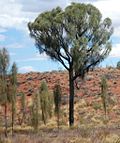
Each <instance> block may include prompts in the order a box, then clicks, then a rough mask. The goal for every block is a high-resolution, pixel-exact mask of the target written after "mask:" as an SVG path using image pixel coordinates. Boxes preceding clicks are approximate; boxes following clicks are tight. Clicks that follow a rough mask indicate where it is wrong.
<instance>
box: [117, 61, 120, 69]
mask: <svg viewBox="0 0 120 143" xmlns="http://www.w3.org/2000/svg"><path fill="white" fill-rule="evenodd" d="M117 69H120V61H118V62H117Z"/></svg>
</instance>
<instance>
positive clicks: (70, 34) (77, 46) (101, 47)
mask: <svg viewBox="0 0 120 143" xmlns="http://www.w3.org/2000/svg"><path fill="white" fill-rule="evenodd" d="M28 27H29V30H30V35H31V37H33V38H34V39H35V44H36V46H37V48H38V49H39V52H40V54H41V53H43V52H45V53H46V54H47V55H48V56H49V57H50V58H51V59H53V60H55V61H59V62H60V63H61V64H62V65H63V66H64V67H65V69H67V70H68V72H69V82H70V102H69V104H70V109H69V110H70V113H69V116H71V114H73V108H74V106H73V105H74V104H73V102H74V80H75V79H76V78H77V77H78V76H79V77H82V78H83V77H84V75H85V73H86V72H88V71H89V70H90V69H91V68H94V67H95V66H96V65H98V64H99V63H100V62H101V61H103V60H104V59H105V58H106V57H107V56H108V54H109V53H110V51H111V42H110V37H111V35H112V33H113V28H112V22H111V19H110V18H105V19H104V20H102V15H101V13H100V11H99V10H98V9H97V8H96V7H94V6H92V5H91V4H81V3H72V4H71V5H69V6H68V7H66V8H65V9H64V10H62V9H61V8H60V7H57V8H55V9H53V10H51V11H47V12H44V13H41V14H40V15H39V16H38V17H37V18H36V19H35V21H34V22H29V23H28ZM70 118H71V119H70V122H71V120H73V121H72V122H74V119H73V118H74V117H73V115H72V117H70ZM70 125H71V123H70Z"/></svg>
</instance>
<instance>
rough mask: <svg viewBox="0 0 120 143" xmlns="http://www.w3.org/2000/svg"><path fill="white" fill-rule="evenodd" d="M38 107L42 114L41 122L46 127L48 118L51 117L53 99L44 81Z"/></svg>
mask: <svg viewBox="0 0 120 143" xmlns="http://www.w3.org/2000/svg"><path fill="white" fill-rule="evenodd" d="M39 94H40V106H41V112H42V120H43V122H44V124H45V125H46V122H47V119H48V117H51V116H52V106H53V102H52V100H53V98H52V95H51V94H50V93H49V91H48V87H47V84H46V82H45V81H42V83H41V86H40V90H39Z"/></svg>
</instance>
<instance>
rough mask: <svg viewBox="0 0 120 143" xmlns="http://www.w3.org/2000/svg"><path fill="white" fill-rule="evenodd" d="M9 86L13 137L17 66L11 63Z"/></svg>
mask: <svg viewBox="0 0 120 143" xmlns="http://www.w3.org/2000/svg"><path fill="white" fill-rule="evenodd" d="M10 86H11V93H10V94H11V104H12V106H11V109H12V135H13V126H14V120H15V113H16V94H17V93H16V92H17V66H16V63H13V65H12V68H11V74H10Z"/></svg>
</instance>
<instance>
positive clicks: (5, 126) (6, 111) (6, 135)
mask: <svg viewBox="0 0 120 143" xmlns="http://www.w3.org/2000/svg"><path fill="white" fill-rule="evenodd" d="M5 137H7V103H5Z"/></svg>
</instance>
